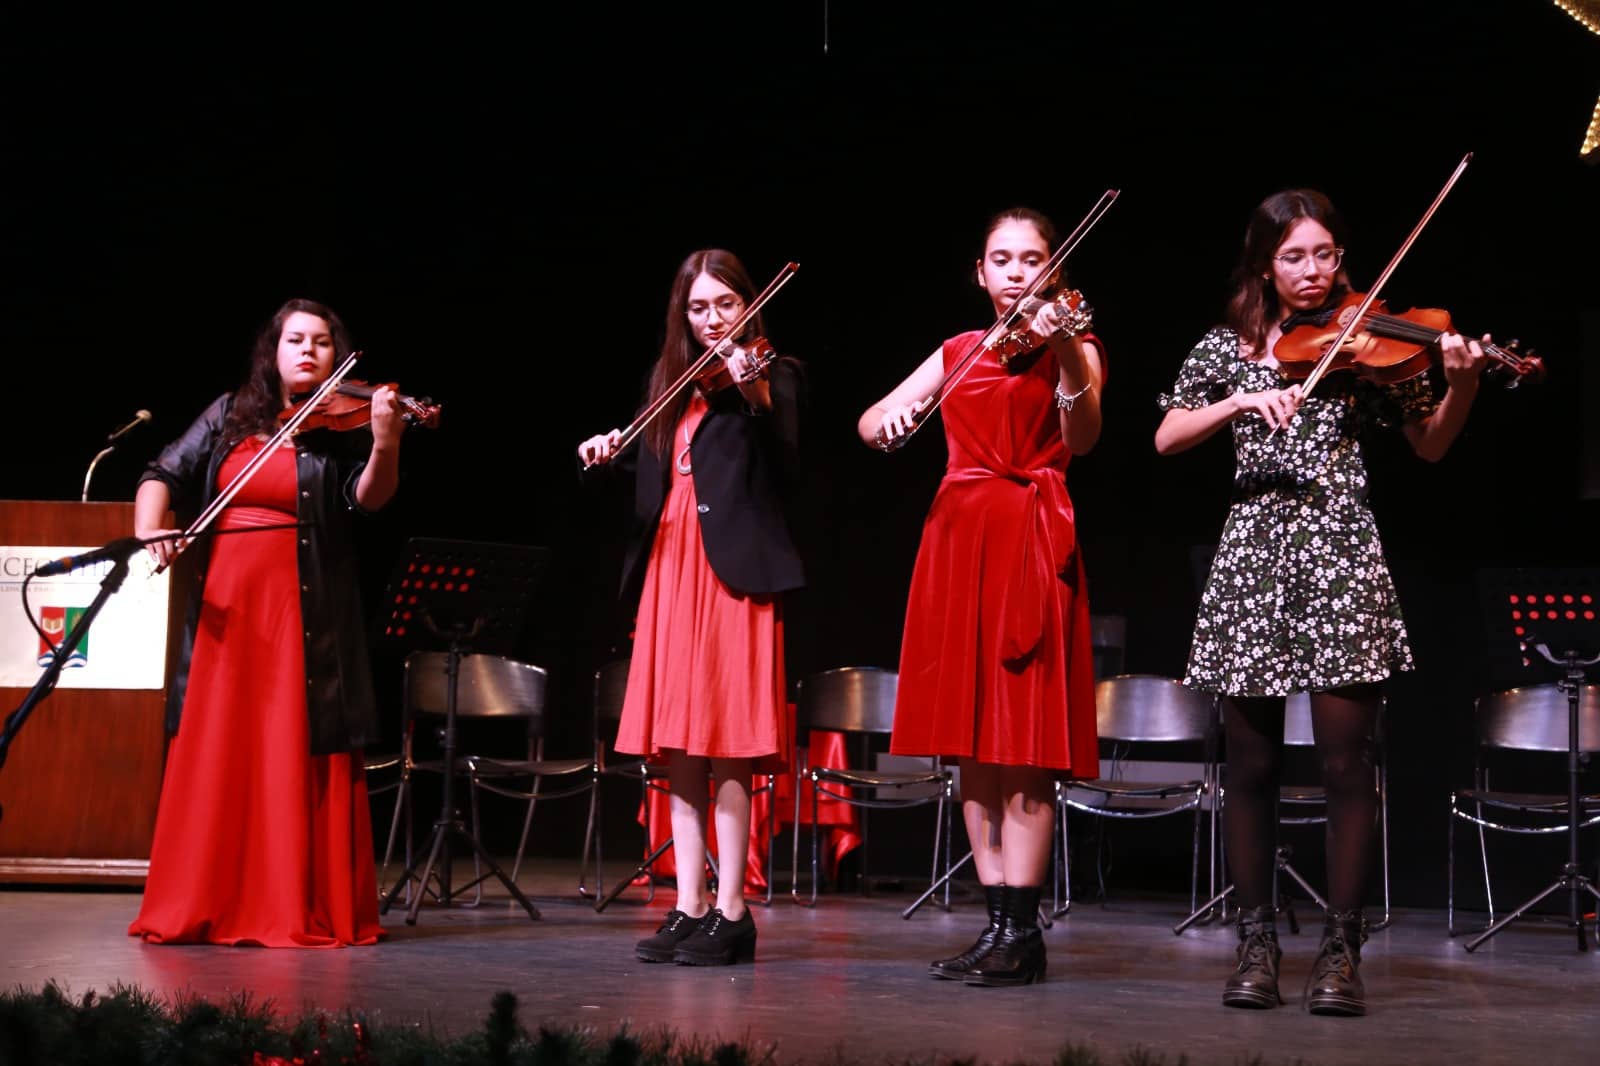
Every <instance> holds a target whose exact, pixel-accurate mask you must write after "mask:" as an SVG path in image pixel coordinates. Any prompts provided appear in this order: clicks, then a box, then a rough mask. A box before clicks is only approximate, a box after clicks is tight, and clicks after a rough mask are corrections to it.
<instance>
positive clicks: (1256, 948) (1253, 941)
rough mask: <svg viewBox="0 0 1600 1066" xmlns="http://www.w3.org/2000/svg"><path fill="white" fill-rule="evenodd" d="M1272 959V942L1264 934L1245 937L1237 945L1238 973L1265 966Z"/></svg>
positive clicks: (1257, 933) (1258, 933)
mask: <svg viewBox="0 0 1600 1066" xmlns="http://www.w3.org/2000/svg"><path fill="white" fill-rule="evenodd" d="M1271 958H1272V941H1271V940H1270V939H1268V938H1267V935H1266V933H1264V932H1255V933H1251V934H1250V935H1248V936H1246V937H1245V938H1244V940H1243V942H1241V943H1240V945H1239V972H1240V973H1244V971H1245V970H1247V969H1249V968H1251V967H1253V966H1262V965H1266V964H1267V962H1268V960H1269V959H1271Z"/></svg>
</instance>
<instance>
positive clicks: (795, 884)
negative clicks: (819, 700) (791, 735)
mask: <svg viewBox="0 0 1600 1066" xmlns="http://www.w3.org/2000/svg"><path fill="white" fill-rule="evenodd" d="M805 776H806V767H805V764H804V763H802V762H800V761H798V759H797V760H796V762H795V768H794V822H793V823H792V824H793V825H794V838H793V839H792V840H791V841H790V842H789V898H790V900H792V901H793V902H795V903H799V902H800V782H801V781H802V780H804V779H805Z"/></svg>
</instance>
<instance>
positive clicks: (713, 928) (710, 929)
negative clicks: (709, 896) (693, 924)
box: [702, 909, 723, 936]
mask: <svg viewBox="0 0 1600 1066" xmlns="http://www.w3.org/2000/svg"><path fill="white" fill-rule="evenodd" d="M722 920H723V919H722V912H721V911H719V910H716V909H713V910H712V911H711V921H710V922H708V923H706V924H705V925H704V926H702V928H703V929H704V930H705V934H706V936H716V935H717V930H718V929H720V928H722Z"/></svg>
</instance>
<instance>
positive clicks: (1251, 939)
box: [1222, 907, 1283, 1007]
mask: <svg viewBox="0 0 1600 1066" xmlns="http://www.w3.org/2000/svg"><path fill="white" fill-rule="evenodd" d="M1276 918H1277V915H1276V913H1275V912H1274V911H1273V909H1272V908H1271V907H1254V908H1252V909H1250V910H1247V911H1240V912H1239V965H1238V966H1236V967H1234V971H1233V973H1231V974H1229V975H1228V983H1227V984H1225V985H1223V986H1222V1003H1223V1006H1227V1007H1276V1006H1278V1005H1279V1004H1280V1003H1282V1002H1283V997H1282V996H1280V995H1278V964H1279V963H1280V962H1281V961H1283V952H1282V950H1280V949H1279V947H1278V927H1277V922H1276Z"/></svg>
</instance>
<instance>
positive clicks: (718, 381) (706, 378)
mask: <svg viewBox="0 0 1600 1066" xmlns="http://www.w3.org/2000/svg"><path fill="white" fill-rule="evenodd" d="M737 347H739V348H743V349H744V350H745V352H746V354H748V355H749V356H750V359H751V372H752V373H753V374H754V375H755V376H757V377H760V376H763V375H765V374H766V372H767V367H769V366H771V365H772V361H773V360H774V359H776V358H778V350H777V349H776V348H774V347H773V346H772V342H771V341H769V340H767V338H765V337H755V338H753V339H751V340H749V341H746V342H744V343H743V344H740V345H737ZM694 383H695V387H696V388H698V389H699V390H700V392H701V393H702V394H703V395H705V397H706V398H707V399H709V398H711V397H712V396H714V395H715V394H717V393H719V392H721V391H722V390H723V389H727V388H731V387H733V386H734V385H737V384H738V382H736V381H734V380H733V371H731V370H729V369H728V359H727V357H726V356H725V355H723V354H722V353H721V352H720V351H718V352H716V353H714V354H713V355H712V356H711V358H710V359H709V360H707V361H706V365H705V368H704V369H703V370H701V371H700V373H698V374H696V375H695V379H694Z"/></svg>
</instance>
